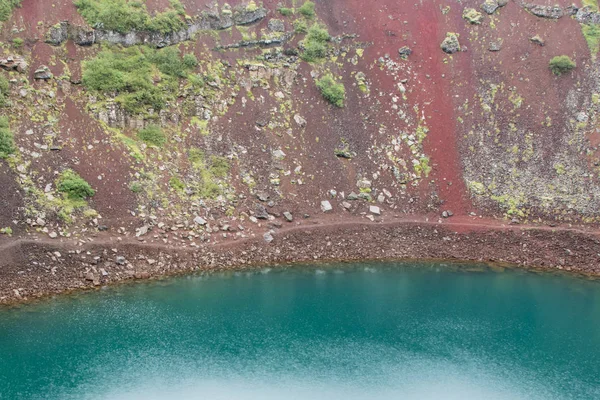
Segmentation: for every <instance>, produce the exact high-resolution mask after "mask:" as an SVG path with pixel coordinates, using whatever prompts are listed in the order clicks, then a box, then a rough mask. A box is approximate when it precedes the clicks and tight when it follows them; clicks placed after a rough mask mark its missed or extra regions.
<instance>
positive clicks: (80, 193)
mask: <svg viewBox="0 0 600 400" xmlns="http://www.w3.org/2000/svg"><path fill="white" fill-rule="evenodd" d="M56 187H57V188H58V191H59V192H61V193H64V194H65V195H66V196H67V197H68V198H69V199H73V200H84V199H86V198H88V197H92V196H94V194H96V191H95V190H94V189H92V187H91V186H90V184H89V183H87V182H86V181H85V180H84V179H83V178H82V177H81V176H79V174H77V172H75V171H73V170H72V169H67V170H65V171H63V172H62V173H61V174H60V176H59V177H58V180H57V182H56Z"/></svg>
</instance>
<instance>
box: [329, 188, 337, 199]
mask: <svg viewBox="0 0 600 400" xmlns="http://www.w3.org/2000/svg"><path fill="white" fill-rule="evenodd" d="M329 195H330V196H331V198H332V199H335V198H336V197H337V190H334V189H331V190H330V191H329Z"/></svg>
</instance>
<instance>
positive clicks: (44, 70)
mask: <svg viewBox="0 0 600 400" xmlns="http://www.w3.org/2000/svg"><path fill="white" fill-rule="evenodd" d="M33 78H34V79H39V80H44V81H47V80H48V79H52V72H50V68H48V67H47V66H45V65H42V66H40V67H39V68H38V69H36V70H35V72H34V73H33Z"/></svg>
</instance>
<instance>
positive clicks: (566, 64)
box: [549, 55, 577, 75]
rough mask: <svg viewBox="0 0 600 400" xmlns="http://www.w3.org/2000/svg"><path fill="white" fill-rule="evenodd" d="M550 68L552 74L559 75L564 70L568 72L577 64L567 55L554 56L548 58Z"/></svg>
mask: <svg viewBox="0 0 600 400" xmlns="http://www.w3.org/2000/svg"><path fill="white" fill-rule="evenodd" d="M549 65H550V70H551V71H552V72H553V73H554V75H561V74H563V73H565V72H569V71H570V70H572V69H573V68H575V67H576V66H577V64H575V62H574V61H573V60H571V58H570V57H569V56H565V55H563V56H556V57H554V58H552V60H550V64H549Z"/></svg>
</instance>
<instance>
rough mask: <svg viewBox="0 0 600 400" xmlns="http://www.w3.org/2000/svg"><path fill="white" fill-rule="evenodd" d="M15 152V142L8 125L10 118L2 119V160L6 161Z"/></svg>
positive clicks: (0, 140)
mask: <svg viewBox="0 0 600 400" xmlns="http://www.w3.org/2000/svg"><path fill="white" fill-rule="evenodd" d="M14 152H15V142H14V140H13V134H12V132H11V131H10V127H9V125H8V118H6V117H0V159H5V158H6V157H8V156H9V155H11V154H13V153H14Z"/></svg>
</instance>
